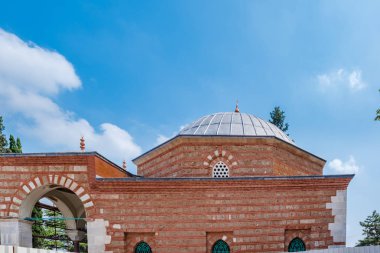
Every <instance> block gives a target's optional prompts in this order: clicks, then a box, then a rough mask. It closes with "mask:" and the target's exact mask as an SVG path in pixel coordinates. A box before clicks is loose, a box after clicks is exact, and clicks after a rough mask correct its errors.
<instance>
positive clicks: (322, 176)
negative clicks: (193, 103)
mask: <svg viewBox="0 0 380 253" xmlns="http://www.w3.org/2000/svg"><path fill="white" fill-rule="evenodd" d="M354 177H355V174H338V175H320V176H319V175H315V176H269V177H226V178H213V177H154V178H153V177H134V178H97V179H96V180H97V181H209V180H211V181H236V180H238V181H241V180H299V179H310V180H312V179H328V178H330V179H334V178H349V179H352V178H354Z"/></svg>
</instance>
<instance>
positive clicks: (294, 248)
mask: <svg viewBox="0 0 380 253" xmlns="http://www.w3.org/2000/svg"><path fill="white" fill-rule="evenodd" d="M299 251H306V246H305V243H304V242H303V241H302V240H301V239H300V238H298V237H296V238H294V239H293V240H292V241H291V242H290V243H289V247H288V252H299Z"/></svg>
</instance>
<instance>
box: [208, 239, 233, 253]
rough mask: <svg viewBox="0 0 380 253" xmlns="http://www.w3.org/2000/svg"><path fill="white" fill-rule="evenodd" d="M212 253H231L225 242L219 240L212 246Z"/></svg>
mask: <svg viewBox="0 0 380 253" xmlns="http://www.w3.org/2000/svg"><path fill="white" fill-rule="evenodd" d="M212 253H230V247H229V246H228V244H227V243H226V242H225V241H223V240H218V241H216V242H215V244H214V246H212Z"/></svg>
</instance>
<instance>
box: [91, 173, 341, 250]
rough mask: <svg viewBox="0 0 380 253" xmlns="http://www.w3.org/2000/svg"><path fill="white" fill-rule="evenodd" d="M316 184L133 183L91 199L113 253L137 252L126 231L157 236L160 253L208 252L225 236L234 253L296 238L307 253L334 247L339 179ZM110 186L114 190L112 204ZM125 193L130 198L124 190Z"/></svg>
mask: <svg viewBox="0 0 380 253" xmlns="http://www.w3.org/2000/svg"><path fill="white" fill-rule="evenodd" d="M269 181H270V180H269ZM312 181H313V180H312ZM312 181H309V182H308V181H307V180H305V181H302V180H301V181H298V182H291V181H289V182H283V184H282V186H281V185H275V184H274V182H271V183H268V182H266V183H267V185H266V186H265V187H264V186H263V185H262V187H264V188H261V187H259V188H256V187H252V185H255V186H258V185H261V184H262V182H255V181H254V182H250V184H249V183H247V182H245V183H243V182H236V184H235V183H234V186H233V187H232V186H231V185H230V184H231V182H221V181H219V182H213V183H211V182H209V183H210V186H208V187H207V186H205V185H204V184H206V182H204V183H203V185H202V186H200V185H199V184H198V183H189V185H184V184H183V183H181V182H172V183H170V184H169V183H157V182H153V183H152V185H151V187H152V188H149V183H146V184H143V185H141V186H139V187H138V188H135V187H134V184H132V183H131V182H124V186H123V183H119V184H116V183H100V185H102V186H101V187H100V188H101V189H104V190H103V191H102V194H93V198H94V202H95V203H96V207H97V210H99V213H100V212H102V215H99V217H106V218H107V219H108V220H109V222H110V226H109V230H108V232H109V234H110V235H112V238H113V239H112V242H111V244H110V245H108V246H107V249H108V250H112V251H113V252H123V251H122V250H120V245H122V244H123V243H124V245H128V246H126V247H127V251H125V252H130V253H132V252H133V251H132V248H133V247H132V246H131V244H134V243H135V242H136V241H139V240H138V239H135V238H134V237H133V236H131V237H123V236H121V235H122V233H125V232H126V233H128V235H133V234H136V235H138V234H139V233H149V234H152V233H153V234H154V239H152V238H151V239H150V240H151V241H152V242H153V241H154V244H155V248H154V252H158V253H160V252H162V253H170V252H173V253H174V252H193V253H195V252H199V253H201V252H202V253H204V252H210V251H209V250H210V247H212V244H213V242H215V241H216V240H218V239H223V237H224V236H225V237H226V241H227V242H228V243H229V246H230V248H231V252H281V251H283V250H284V249H285V248H287V246H288V245H287V244H288V243H289V241H290V240H291V239H293V238H291V236H298V237H300V238H302V239H303V240H304V241H305V244H306V246H307V249H318V248H326V247H327V246H328V245H334V243H333V238H332V236H331V234H330V231H329V230H328V223H332V222H333V221H334V217H333V215H332V213H331V209H326V203H329V202H331V197H332V196H335V194H336V189H335V187H337V186H334V187H331V186H332V185H333V184H336V183H337V181H335V182H334V183H333V181H334V180H332V181H329V180H316V181H313V182H312ZM327 181H329V182H327ZM338 181H339V180H338ZM153 184H155V185H156V186H153ZM270 184H272V186H270ZM111 185H112V187H111ZM249 185H251V186H249ZM294 185H298V186H297V187H295V188H293V187H294ZM300 185H302V187H300ZM318 185H319V186H318ZM321 185H323V186H321ZM329 185H330V186H329ZM229 186H230V187H229ZM238 186H239V187H238ZM168 187H176V188H177V189H176V190H175V189H170V188H168ZM340 187H342V186H340ZM340 187H338V188H340ZM100 188H99V189H98V191H99V192H100V191H101V190H100ZM106 188H107V189H112V191H113V193H112V196H113V197H112V200H110V196H109V195H108V194H106V193H105V192H104V191H105V189H106ZM122 188H123V189H124V190H122ZM126 188H129V189H130V191H131V192H125V191H127V190H126ZM260 188H261V189H260ZM343 188H344V187H343ZM132 189H133V190H132ZM148 189H149V190H148ZM110 194H111V193H110ZM100 209H102V210H100ZM115 225H116V227H117V228H114V226H115ZM119 226H120V229H119ZM305 231H306V232H305ZM115 236H116V237H115ZM139 236H141V235H139ZM128 238H130V239H128ZM130 240H131V241H130Z"/></svg>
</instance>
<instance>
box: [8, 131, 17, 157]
mask: <svg viewBox="0 0 380 253" xmlns="http://www.w3.org/2000/svg"><path fill="white" fill-rule="evenodd" d="M17 151H18V149H17V144H16V140H15V137H13V135H10V136H9V149H8V152H9V153H18V152H17Z"/></svg>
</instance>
